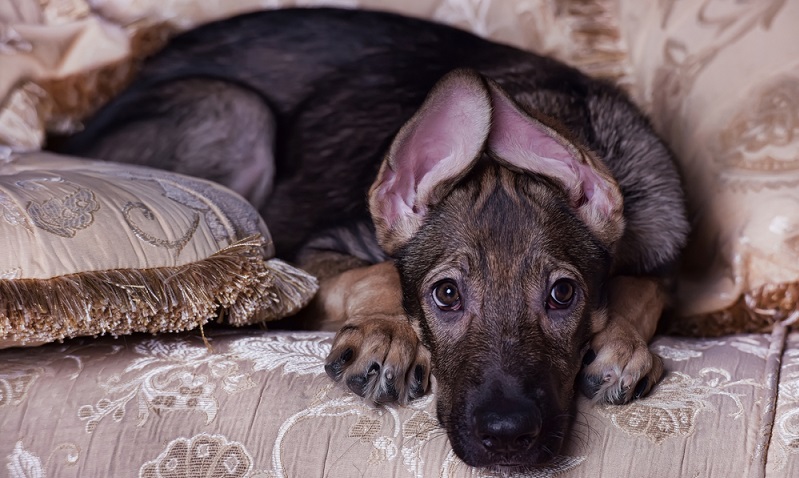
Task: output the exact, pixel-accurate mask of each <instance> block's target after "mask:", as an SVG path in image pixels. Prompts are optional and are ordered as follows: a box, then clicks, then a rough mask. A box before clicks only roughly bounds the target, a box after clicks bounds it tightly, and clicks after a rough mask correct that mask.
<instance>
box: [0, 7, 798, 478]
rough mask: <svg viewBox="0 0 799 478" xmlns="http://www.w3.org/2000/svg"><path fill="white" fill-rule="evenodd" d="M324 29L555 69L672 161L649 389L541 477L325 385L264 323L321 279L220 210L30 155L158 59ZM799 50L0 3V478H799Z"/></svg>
mask: <svg viewBox="0 0 799 478" xmlns="http://www.w3.org/2000/svg"><path fill="white" fill-rule="evenodd" d="M317 4H324V5H337V6H342V7H348V8H373V9H383V10H391V11H396V12H400V13H404V14H408V15H414V16H419V17H424V18H431V19H434V20H437V21H441V22H444V23H448V24H452V25H456V26H459V27H461V28H465V29H468V30H471V31H473V32H475V33H477V34H479V35H483V36H486V37H490V38H493V39H496V40H499V41H503V42H506V43H511V44H514V45H516V46H520V47H523V48H528V49H531V50H534V51H537V52H541V53H545V54H549V55H553V56H555V57H557V58H559V59H561V60H563V61H566V62H568V63H570V64H572V65H575V66H576V67H578V68H581V69H582V70H584V71H586V72H588V73H590V74H592V75H595V76H598V77H602V78H606V79H608V80H610V81H614V82H616V83H618V84H620V85H621V86H622V87H623V88H625V89H626V90H627V91H628V92H629V94H630V95H631V97H632V98H633V99H634V101H635V102H636V103H637V104H639V105H640V106H641V108H642V109H643V110H644V111H646V112H647V114H648V115H649V117H650V118H651V120H652V123H653V125H654V127H655V128H656V130H657V131H658V132H659V134H661V135H662V137H663V138H664V139H665V140H666V142H667V143H668V144H669V146H670V147H671V148H672V149H673V150H674V152H675V155H676V156H677V157H678V159H679V161H680V166H681V170H682V173H683V176H684V180H685V187H686V193H687V196H688V205H689V210H690V213H691V218H692V225H693V233H692V237H691V240H690V243H689V245H688V247H687V249H686V251H685V258H684V261H683V264H682V266H681V268H680V271H679V279H678V281H677V290H676V294H675V299H674V303H673V307H672V308H671V310H670V311H669V312H668V313H667V315H666V316H664V318H663V320H662V324H661V330H660V333H659V335H658V336H657V337H656V338H655V339H654V340H653V342H652V343H651V348H652V350H653V351H655V352H656V353H657V354H659V355H660V356H661V357H662V358H663V360H664V364H665V368H666V375H665V377H664V378H663V380H662V381H661V382H660V383H659V384H658V385H657V386H656V387H655V388H654V389H653V391H652V393H651V394H650V395H649V396H647V397H645V398H642V399H639V400H636V401H634V402H632V403H630V404H627V405H620V406H614V405H603V404H594V403H592V402H590V401H589V400H587V399H584V398H579V399H578V401H577V406H576V412H575V420H574V425H573V428H572V431H571V435H570V437H569V440H568V443H567V446H566V448H565V449H564V450H563V451H562V453H561V455H560V456H559V457H558V458H556V459H555V460H554V461H553V462H552V463H550V464H548V465H545V466H542V467H540V468H539V469H536V470H530V471H527V472H523V473H522V472H515V473H513V472H503V471H502V470H484V469H475V468H470V467H468V466H466V465H465V464H464V463H462V462H461V461H460V460H459V459H458V458H457V457H456V456H455V455H454V453H453V452H452V449H451V447H450V445H449V443H448V440H447V437H446V433H445V432H444V431H443V429H442V428H441V427H440V426H439V424H438V423H437V420H436V415H435V380H433V387H432V389H433V390H432V393H431V394H428V395H426V396H425V397H423V398H420V399H418V400H416V401H414V402H411V403H410V404H409V405H407V406H404V407H401V406H375V405H372V404H369V403H366V402H365V401H363V400H362V399H360V398H359V397H357V396H355V395H353V394H352V393H350V392H349V391H348V390H346V389H345V388H344V387H341V386H339V385H335V384H334V383H333V382H332V381H331V380H330V379H329V378H328V377H327V376H326V374H325V373H324V369H323V363H324V359H325V357H326V354H327V352H328V351H329V349H330V346H331V342H332V338H333V332H331V331H292V330H281V327H279V326H276V325H275V324H276V322H271V320H273V319H280V318H282V320H281V321H280V323H281V324H288V325H289V328H290V325H291V320H292V315H293V314H294V313H295V312H296V311H297V310H299V309H300V308H302V307H303V306H304V305H305V304H306V303H307V301H308V300H310V297H311V296H312V295H313V292H314V290H315V281H314V279H313V278H312V277H310V276H307V275H305V274H304V273H303V272H302V271H299V270H296V269H293V268H292V267H291V266H290V265H288V264H284V263H281V262H280V261H278V260H276V259H273V258H271V250H270V248H269V242H268V237H269V231H268V224H264V223H263V221H261V220H260V218H259V217H257V214H256V215H253V214H252V213H251V212H249V210H248V209H247V206H246V204H243V203H241V201H240V198H236V197H233V196H231V195H230V194H229V192H227V191H225V190H224V188H219V187H217V186H215V185H213V184H208V183H204V182H202V181H199V180H194V179H192V178H185V177H177V176H174V175H173V176H170V175H169V173H166V172H159V171H154V170H140V169H135V168H134V169H130V168H123V169H122V170H119V169H116V166H114V165H104V164H102V163H96V162H92V161H90V160H88V159H90V158H65V157H59V156H54V155H52V154H50V153H46V152H42V150H43V148H45V147H46V141H47V138H52V137H55V136H58V135H63V134H69V133H70V132H73V131H76V130H77V129H78V128H80V126H81V121H82V120H84V119H85V118H86V117H87V116H89V115H90V114H91V113H92V112H93V111H95V110H96V109H97V108H98V107H99V106H100V105H102V104H103V102H104V101H107V100H108V98H110V97H112V96H113V95H114V94H116V93H118V92H119V91H120V90H121V89H122V88H124V86H125V84H126V83H127V82H129V81H130V78H131V77H132V76H133V75H134V74H135V71H136V68H137V66H138V65H139V64H140V62H141V61H142V60H143V59H144V58H146V57H147V56H148V55H150V54H152V53H153V52H155V51H157V50H158V48H160V47H161V46H162V45H163V44H164V43H165V42H166V41H167V40H168V39H169V38H170V37H171V36H172V35H174V34H176V33H178V32H180V31H183V30H186V29H188V28H191V27H192V26H195V25H198V24H201V23H204V22H207V21H211V20H214V19H218V18H224V17H226V16H230V15H234V14H237V13H242V12H246V11H253V10H257V9H264V8H279V7H285V6H293V5H300V6H312V5H317ZM797 24H799V2H793V1H785V0H758V1H746V2H731V1H725V0H695V1H693V2H685V1H683V2H679V1H674V0H657V1H656V0H646V1H641V0H559V1H558V0H520V1H502V0H408V1H406V2H389V1H387V0H337V1H336V0H331V1H328V2H324V3H320V2H316V1H307V0H296V1H294V0H241V1H239V2H230V3H229V2H218V1H214V0H133V1H129V0H103V1H95V0H10V2H5V3H3V4H2V5H0V72H2V74H0V98H1V99H2V102H0V236H2V239H0V246H2V247H0V349H2V350H0V476H9V477H12V478H18V477H112V476H113V477H122V476H139V477H148V478H149V477H215V478H220V477H253V478H254V477H263V478H266V477H270V478H275V477H315V476H319V477H322V476H325V477H326V476H331V477H350V476H352V477H355V476H366V477H433V476H440V477H475V478H476V477H499V476H512V477H515V478H523V477H524V478H526V477H546V476H565V477H572V476H573V477H579V476H591V477H593V476H612V477H618V476H631V477H632V476H635V477H640V476H648V477H649V476H651V477H672V476H685V477H705V476H711V477H713V476H719V477H722V476H752V477H766V476H768V477H783V476H785V477H787V476H799V331H795V329H794V327H795V324H796V322H797V320H798V319H799V312H797V301H799V261H797V255H799V246H797V244H799V242H797V237H799V233H797V231H799V207H797V206H798V205H799V188H797V186H799V167H798V166H797V159H799V113H798V112H799V56H797V55H796V52H795V48H794V47H793V46H794V45H796V44H799V30H797V29H796V28H795V25H797ZM98 181H100V182H101V183H102V185H103V186H102V187H100V186H98V184H99V183H98ZM37 195H38V196H37ZM48 195H49V196H48ZM48 198H49V199H48ZM109 198H111V199H109ZM148 201H149V202H148ZM105 204H114V205H115V206H114V207H115V208H116V209H114V210H115V211H121V213H115V214H106V215H103V214H105V213H106V212H107V210H108V208H104V207H105V206H103V207H101V205H105ZM165 204H166V205H165ZM169 208H172V209H169ZM64 218H67V219H68V220H67V219H64ZM149 221H151V222H149ZM120 225H121V229H119V228H117V226H120ZM3 228H5V229H3ZM186 228H189V229H190V230H191V235H185V234H184V231H185V230H187V229H186ZM113 234H117V235H113ZM184 236H185V240H184V239H180V238H183V237H184ZM162 237H168V238H170V239H168V240H167V239H161V238H162ZM175 238H177V239H175ZM179 239H180V240H179ZM128 248H130V250H129V251H128ZM123 251H127V252H123ZM156 252H158V254H156ZM125 258H126V259H125ZM123 259H124V260H123ZM15 264H21V265H18V266H17V265H15ZM42 264H45V265H46V266H47V267H44V266H42ZM40 266H41V267H40ZM36 267H40V268H41V269H42V270H41V271H39V270H38V269H36V270H37V271H38V272H35V273H34V272H31V270H33V269H35V268H36ZM209 271H210V272H209ZM225 278H230V280H226V279H225ZM223 279H225V280H223ZM136 281H139V282H136ZM97 291H99V292H97ZM167 292H168V293H167ZM162 296H163V297H162ZM55 297H58V300H56V299H55ZM84 299H86V300H84ZM161 299H163V300H164V301H165V302H159V300H161ZM42 304H44V305H42ZM220 310H223V311H224V313H222V312H220Z"/></svg>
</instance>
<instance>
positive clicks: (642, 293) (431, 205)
mask: <svg viewBox="0 0 799 478" xmlns="http://www.w3.org/2000/svg"><path fill="white" fill-rule="evenodd" d="M65 151H66V152H68V153H72V154H80V155H83V156H90V157H98V158H103V159H107V160H111V161H121V162H127V163H139V164H145V165H149V166H154V167H159V168H164V169H170V170H173V171H177V172H181V173H185V174H189V175H194V176H200V177H205V178H208V179H211V180H215V181H218V182H220V183H222V184H225V185H227V186H229V187H231V188H232V189H234V190H236V191H238V192H239V193H241V194H242V195H243V196H245V197H247V198H248V199H249V200H250V201H251V202H252V203H253V204H254V205H256V206H257V207H258V208H259V210H260V212H261V213H262V215H263V216H264V218H265V220H266V222H267V224H268V225H269V226H270V229H271V230H272V232H273V234H274V241H275V246H276V249H277V251H278V254H279V255H281V256H282V257H284V258H287V259H289V260H294V261H297V262H298V263H300V264H301V265H303V266H305V267H306V268H308V270H310V271H312V272H315V273H317V274H318V275H319V276H320V278H321V290H320V292H319V294H318V297H317V298H316V299H315V301H314V303H313V304H312V306H311V308H310V310H309V311H308V313H307V314H306V315H305V317H304V318H303V319H300V318H297V319H296V320H297V321H298V322H299V321H301V320H304V321H305V322H304V324H305V325H307V326H312V327H317V328H328V329H329V328H331V327H340V330H339V331H338V334H337V335H336V338H335V341H334V344H333V347H332V350H331V352H330V355H329V357H328V359H327V363H326V367H325V368H326V370H327V373H328V374H329V375H330V376H331V377H332V378H333V379H334V380H336V381H339V382H341V383H343V384H346V385H347V386H348V387H349V388H350V389H351V390H352V391H353V392H355V393H357V394H358V395H361V396H363V397H365V398H367V399H370V400H372V401H374V402H377V403H387V402H400V403H406V402H407V401H409V400H413V399H414V398H416V397H419V396H421V395H422V394H424V393H426V391H427V390H428V389H429V385H430V373H431V372H432V373H433V374H434V375H435V377H436V379H437V384H438V385H437V394H438V395H437V411H438V417H439V420H440V422H441V423H442V425H443V427H444V428H445V429H446V431H447V434H448V436H449V438H450V440H451V443H452V446H453V448H454V450H455V452H456V453H457V455H458V456H459V457H460V458H462V459H463V460H464V461H465V462H466V463H468V464H470V465H475V466H500V467H522V468H523V467H526V466H530V465H535V464H539V463H542V462H546V461H547V460H550V459H551V458H552V457H553V456H554V455H555V454H556V453H558V451H559V449H560V448H561V445H562V443H563V441H564V437H565V436H566V434H567V432H568V429H569V423H570V421H571V416H572V414H571V412H572V407H573V399H574V390H575V385H576V387H578V388H579V389H580V390H582V392H583V393H585V394H586V395H588V396H589V397H593V398H594V399H596V400H598V401H604V402H610V403H624V402H627V401H629V400H631V399H633V398H635V397H638V396H641V395H643V394H646V393H647V392H648V391H649V390H650V389H651V387H652V386H653V385H654V384H655V383H656V382H657V380H658V379H659V378H660V376H661V374H662V371H663V367H662V365H661V361H660V359H659V358H658V357H657V356H655V355H653V354H652V353H651V352H650V351H649V350H648V348H647V342H648V340H649V339H650V338H651V337H652V335H653V334H654V331H655V327H656V324H657V320H658V318H659V317H660V315H661V311H662V309H663V307H664V304H665V303H666V300H667V296H668V295H667V289H668V282H669V277H670V271H671V268H672V265H673V264H674V262H675V260H676V258H677V257H678V254H679V251H680V249H681V247H682V246H683V243H684V241H685V238H686V234H687V231H688V224H687V221H686V217H685V210H684V204H683V195H682V190H681V185H680V180H679V175H678V172H677V170H676V168H675V165H674V161H673V159H672V156H671V154H670V152H669V151H668V149H667V148H666V146H665V145H664V144H663V143H662V142H661V141H660V140H659V139H658V138H657V136H656V135H655V134H654V133H653V131H652V129H651V128H650V126H649V124H648V122H647V121H646V119H645V118H644V117H643V116H642V114H641V113H640V112H639V111H638V110H637V109H636V108H635V107H634V106H633V105H632V103H631V102H630V101H629V100H628V99H627V97H626V96H625V95H624V94H622V93H621V92H620V91H619V90H617V89H616V88H615V87H613V86H612V85H609V84H607V83H604V82H601V81H597V80H594V79H591V78H589V77H586V76H585V75H583V74H581V73H580V72H579V71H577V70H575V69H572V68H570V67H568V66H565V65H563V64H561V63H558V62H556V61H554V60H552V59H548V58H543V57H540V56H537V55H534V54H532V53H529V52H525V51H521V50H518V49H515V48H512V47H509V46H505V45H500V44H496V43H492V42H489V41H486V40H483V39H480V38H478V37H476V36H473V35H471V34H469V33H466V32H463V31H460V30H456V29H453V28H449V27H446V26H442V25H437V24H434V23H429V22H424V21H420V20H414V19H410V18H403V17H400V16H396V15H392V14H386V13H376V12H366V11H350V10H335V9H317V10H305V9H295V10H281V11H272V12H262V13H254V14H250V15H245V16H240V17H236V18H232V19H229V20H225V21H221V22H217V23H213V24H209V25H206V26H203V27H200V28H198V29H196V30H194V31H191V32H188V33H186V34H183V35H181V36H179V37H177V38H175V39H174V40H173V41H172V42H171V44H170V45H169V46H168V47H167V48H166V49H164V50H163V51H162V52H161V53H160V54H158V55H157V56H155V57H154V58H152V59H150V60H149V61H148V62H147V63H146V65H145V66H144V67H143V70H142V72H141V75H140V77H139V78H138V79H137V80H136V81H135V83H134V84H133V85H132V86H131V87H130V88H129V89H128V90H127V91H125V92H124V93H123V94H121V95H120V96H119V97H118V98H117V99H116V100H114V101H113V102H111V103H110V104H109V105H107V106H106V107H104V108H103V109H102V110H101V111H100V112H99V113H98V114H97V116H96V117H95V118H94V119H93V120H92V121H90V122H89V123H88V124H87V127H86V129H85V131H83V132H82V133H81V134H78V135H77V136H75V137H74V138H72V139H71V141H70V142H69V143H68V146H67V147H66V150H65Z"/></svg>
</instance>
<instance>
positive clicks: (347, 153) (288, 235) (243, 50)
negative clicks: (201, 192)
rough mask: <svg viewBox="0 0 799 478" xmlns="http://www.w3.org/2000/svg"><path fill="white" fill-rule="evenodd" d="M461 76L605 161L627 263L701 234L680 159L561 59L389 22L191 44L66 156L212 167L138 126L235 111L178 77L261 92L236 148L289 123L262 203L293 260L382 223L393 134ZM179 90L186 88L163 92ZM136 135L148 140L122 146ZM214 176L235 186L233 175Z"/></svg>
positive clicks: (221, 26)
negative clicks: (478, 81) (688, 214)
mask: <svg viewBox="0 0 799 478" xmlns="http://www.w3.org/2000/svg"><path fill="white" fill-rule="evenodd" d="M455 68H473V69H475V70H477V71H479V72H480V73H482V74H484V75H485V76H487V77H489V78H492V79H494V80H495V81H496V82H497V83H498V84H499V85H500V86H502V87H503V88H504V89H505V90H506V91H507V92H508V93H509V94H510V95H511V96H512V97H513V98H514V99H515V100H516V101H517V102H518V103H519V104H521V105H523V106H526V107H528V108H531V109H534V110H536V111H538V112H540V113H543V114H544V115H548V116H551V117H552V118H555V119H556V120H557V121H558V122H559V123H560V124H562V125H563V126H564V127H566V128H567V129H568V130H569V131H570V132H571V133H572V134H573V135H574V136H575V139H576V140H578V141H580V142H581V143H582V144H584V145H585V146H587V147H588V148H590V149H592V150H594V151H595V152H596V153H598V156H599V157H600V158H602V159H603V160H604V161H605V162H606V164H607V165H608V167H609V168H610V170H611V172H612V173H613V175H614V176H615V177H616V179H617V180H618V182H619V184H620V186H621V189H622V192H623V194H624V197H625V211H624V214H625V218H626V220H627V224H628V227H627V228H626V233H625V236H624V238H623V240H622V242H621V244H620V246H619V248H618V251H619V252H618V254H617V256H616V264H615V267H616V269H617V270H618V271H622V272H627V273H638V274H641V273H643V274H647V273H648V274H653V273H658V272H660V271H663V270H665V269H668V267H669V265H670V264H671V262H672V261H673V260H674V259H675V258H676V256H677V253H678V250H679V248H680V246H681V244H682V242H683V240H684V237H685V235H686V232H687V223H686V221H685V218H684V217H683V216H682V213H681V211H682V210H683V204H682V197H681V194H680V187H679V177H678V174H677V171H676V169H675V167H674V164H673V161H672V160H671V157H670V153H669V151H668V150H667V148H666V147H665V146H664V144H663V143H662V142H661V141H660V140H659V139H658V138H657V137H656V136H655V135H654V134H652V132H651V130H650V129H649V127H648V124H647V122H646V120H645V119H644V118H643V116H642V115H641V114H640V113H639V112H638V110H637V109H635V108H634V107H633V105H632V104H631V103H630V101H629V100H628V99H627V97H626V96H625V95H624V94H622V93H621V92H620V91H619V90H618V89H616V88H615V87H613V86H612V85H610V84H607V83H604V82H600V81H597V80H594V79H591V78H588V77H587V76H585V75H583V74H581V73H580V72H579V71H577V70H575V69H573V68H570V67H567V66H565V65H563V64H561V63H558V62H556V61H554V60H551V59H548V58H544V57H540V56H537V55H535V54H533V53H529V52H525V51H522V50H519V49H516V48H512V47H509V46H504V45H497V44H495V43H490V42H488V41H486V40H483V39H481V38H478V37H476V36H474V35H471V34H469V33H466V32H463V31H460V30H457V29H453V28H450V27H446V26H442V25H436V24H433V23H429V22H424V21H421V20H415V19H410V18H405V17H400V16H397V15H393V14H388V13H375V12H365V11H350V10H335V9H313V10H305V9H289V10H280V11H273V12H260V13H253V14H249V15H244V16H240V17H236V18H233V19H230V20H226V21H224V22H219V23H214V24H210V25H207V26H204V27H201V28H198V29H196V30H193V31H191V32H188V33H186V34H183V35H181V36H179V37H177V38H176V39H174V41H172V42H171V43H170V45H169V46H168V47H167V48H166V49H165V50H164V51H162V52H161V53H159V54H158V55H157V56H155V57H154V58H152V59H151V60H150V61H149V62H148V63H147V64H146V65H145V67H144V69H143V71H142V73H141V75H140V76H139V78H138V79H137V80H136V82H135V83H134V85H133V86H132V87H131V88H130V89H129V90H127V91H126V92H125V93H124V94H123V95H121V96H120V97H119V98H118V99H116V100H115V101H113V102H112V103H111V104H110V105H108V106H107V107H105V108H103V109H102V110H101V111H100V112H99V114H98V115H97V116H96V117H95V118H94V119H93V120H92V121H91V122H90V123H89V124H88V125H87V128H86V130H85V131H84V132H83V133H82V134H79V135H77V136H76V137H74V138H73V139H72V140H71V141H70V143H69V144H68V146H67V147H66V149H65V152H69V153H75V154H82V155H87V156H95V157H100V158H103V159H108V160H118V161H123V162H139V163H144V164H151V165H152V164H154V161H153V159H154V158H156V156H157V157H160V158H163V157H165V156H166V157H174V158H176V159H175V162H177V163H180V158H179V156H180V155H185V156H190V155H192V154H194V155H195V156H198V157H202V154H203V151H191V150H189V151H172V150H169V148H170V147H171V142H172V138H169V137H164V136H163V135H162V130H160V129H159V128H149V129H147V128H144V127H141V128H139V127H137V124H138V123H137V122H138V121H139V120H145V119H146V120H150V121H152V120H153V119H159V120H162V121H164V122H165V124H169V125H170V128H178V129H180V128H183V130H184V131H194V130H197V129H201V126H200V125H199V123H200V122H201V121H203V120H204V118H206V117H207V116H208V115H213V114H214V111H217V110H221V109H224V107H225V105H222V104H220V103H222V102H223V101H224V98H219V96H218V95H215V94H213V93H209V91H204V88H203V87H197V85H193V86H190V85H185V84H183V83H181V82H180V81H178V80H184V79H188V78H195V79H197V78H199V79H203V80H206V82H207V85H210V86H208V88H212V86H213V85H214V84H215V83H214V81H222V82H224V83H225V84H226V85H227V88H228V90H229V93H228V96H241V97H243V98H250V100H249V103H248V105H247V106H246V107H242V106H241V105H242V104H243V103H244V102H241V101H239V102H234V101H233V100H231V101H230V102H229V103H230V104H231V105H233V106H230V108H233V109H234V110H235V109H237V108H245V109H248V110H255V111H250V112H247V113H246V114H247V115H249V116H251V117H253V118H255V119H254V120H253V121H250V122H242V124H239V125H236V126H235V129H234V128H233V127H231V131H229V132H228V137H227V138H225V139H226V141H227V142H228V144H227V146H228V149H230V150H231V151H235V150H237V148H238V150H245V151H252V150H256V152H258V150H259V148H260V149H263V148H264V147H266V146H265V144H266V143H264V144H258V138H259V136H258V134H263V132H264V130H265V129H269V128H271V127H275V128H276V132H275V140H276V142H275V150H274V157H275V158H276V171H275V174H276V176H275V181H274V184H273V185H271V184H270V185H268V193H269V194H265V195H261V196H258V197H259V198H260V197H266V198H268V199H265V200H264V201H263V203H262V204H258V206H259V208H260V210H261V212H262V214H263V216H264V217H265V219H266V221H267V224H269V226H270V229H271V230H272V231H273V234H274V240H275V244H276V247H277V250H278V253H279V254H280V255H282V256H284V257H287V258H292V257H293V256H294V255H295V254H296V253H297V251H298V250H299V249H300V247H302V245H303V243H304V242H306V241H307V240H308V239H309V238H310V237H311V236H312V235H314V234H315V233H317V232H319V231H322V230H325V229H328V228H333V227H336V226H339V225H340V224H341V223H342V222H350V223H352V224H358V223H363V222H368V221H369V219H368V214H367V210H366V191H367V189H368V188H369V186H370V184H371V182H372V181H373V179H374V177H375V174H376V171H377V168H378V166H379V163H380V160H381V159H382V157H383V155H384V153H385V150H386V148H387V147H388V145H389V143H390V141H391V139H392V137H393V135H394V134H395V133H396V132H397V130H398V129H399V128H400V126H402V124H403V123H404V122H405V121H406V120H408V118H410V117H411V115H413V113H414V112H415V111H416V110H417V109H418V107H419V106H420V104H421V103H422V101H423V100H424V98H425V95H426V94H427V92H428V91H429V90H430V88H431V87H432V86H433V85H434V84H435V83H436V81H437V80H439V79H440V78H441V77H442V76H443V75H444V74H445V73H447V72H449V71H450V70H453V69H455ZM168 84H171V85H172V86H171V88H172V89H173V91H169V92H167V91H166V90H165V89H164V86H165V85H168ZM233 85H235V86H233ZM175 90H177V91H175ZM254 99H259V100H260V101H262V103H260V105H258V104H257V103H256V102H254ZM198 105H203V106H198ZM230 108H229V109H230ZM258 108H262V111H261V112H259V111H258ZM234 113H235V111H234ZM622 132H623V134H622ZM126 134H127V135H130V136H134V137H135V141H127V142H124V144H126V145H127V146H126V148H127V149H124V148H121V147H120V144H122V143H123V142H122V141H120V138H121V137H122V136H124V135H126ZM236 141H240V142H241V143H242V144H235V142H236ZM158 145H162V146H161V147H159V146H158ZM258 154H260V155H266V154H268V152H258ZM156 159H157V158H156ZM198 162H200V161H198V160H196V159H195V161H194V163H198ZM642 163H643V164H645V166H644V167H641V164H642ZM162 167H165V168H166V167H169V165H168V164H164V165H163V166H162ZM200 169H202V167H200ZM184 172H187V173H189V174H196V173H197V172H198V171H195V170H189V171H184ZM204 175H205V176H206V177H208V176H209V175H208V174H207V173H206V174H204ZM211 178H212V179H217V180H220V182H223V183H224V182H225V181H224V175H223V174H222V173H220V176H219V177H214V176H211ZM342 185H346V187H342ZM359 227H362V226H359Z"/></svg>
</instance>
